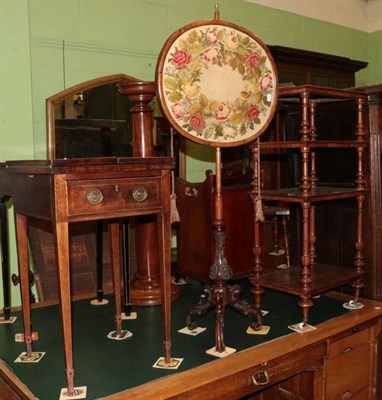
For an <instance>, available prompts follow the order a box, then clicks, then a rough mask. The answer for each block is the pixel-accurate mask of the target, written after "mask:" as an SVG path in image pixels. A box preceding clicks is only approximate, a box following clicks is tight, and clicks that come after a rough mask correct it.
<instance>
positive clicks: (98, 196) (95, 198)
mask: <svg viewBox="0 0 382 400" xmlns="http://www.w3.org/2000/svg"><path fill="white" fill-rule="evenodd" d="M86 198H87V200H88V202H89V203H90V204H99V203H101V202H102V200H103V194H102V192H101V191H100V190H99V189H98V188H91V189H89V190H88V192H87V194H86Z"/></svg>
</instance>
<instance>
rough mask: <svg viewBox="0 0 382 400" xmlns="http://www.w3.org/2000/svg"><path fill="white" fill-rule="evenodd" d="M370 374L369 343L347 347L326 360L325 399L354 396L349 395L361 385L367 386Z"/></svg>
mask: <svg viewBox="0 0 382 400" xmlns="http://www.w3.org/2000/svg"><path fill="white" fill-rule="evenodd" d="M371 374H372V371H371V347H370V344H369V343H365V344H363V345H362V346H358V347H356V348H354V349H352V348H349V350H348V351H346V352H344V353H343V354H342V355H340V356H338V357H335V358H332V359H329V360H328V361H327V364H326V397H325V399H327V400H338V399H347V398H349V399H352V398H354V397H351V396H355V395H356V393H357V392H358V391H360V389H362V388H363V387H365V386H369V382H370V377H371ZM349 396H350V397H349ZM365 399H366V398H365Z"/></svg>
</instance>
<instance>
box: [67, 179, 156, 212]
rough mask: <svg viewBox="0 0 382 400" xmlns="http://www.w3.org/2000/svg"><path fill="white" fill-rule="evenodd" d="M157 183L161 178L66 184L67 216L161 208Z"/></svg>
mask: <svg viewBox="0 0 382 400" xmlns="http://www.w3.org/2000/svg"><path fill="white" fill-rule="evenodd" d="M160 184H161V179H160V177H154V178H146V179H142V178H125V179H104V180H103V179H100V180H82V181H73V182H71V181H69V182H68V215H69V216H75V215H84V214H94V213H104V212H118V211H122V210H123V211H126V210H129V209H131V210H134V211H136V210H137V209H138V210H139V209H142V210H145V209H152V208H156V207H160V206H161V185H160Z"/></svg>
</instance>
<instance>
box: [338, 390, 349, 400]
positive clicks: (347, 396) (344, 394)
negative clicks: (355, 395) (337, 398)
mask: <svg viewBox="0 0 382 400" xmlns="http://www.w3.org/2000/svg"><path fill="white" fill-rule="evenodd" d="M350 397H352V394H351V391H350V390H347V391H346V392H344V393H342V396H341V400H345V399H350Z"/></svg>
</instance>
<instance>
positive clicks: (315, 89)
mask: <svg viewBox="0 0 382 400" xmlns="http://www.w3.org/2000/svg"><path fill="white" fill-rule="evenodd" d="M303 93H309V95H310V98H311V99H317V100H319V99H322V100H323V99H333V98H334V99H337V100H341V99H357V98H365V97H366V96H365V95H360V93H359V92H357V91H356V90H351V89H335V88H329V87H323V86H315V85H302V86H290V87H284V88H279V99H282V98H287V97H293V96H296V95H301V94H303Z"/></svg>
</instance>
